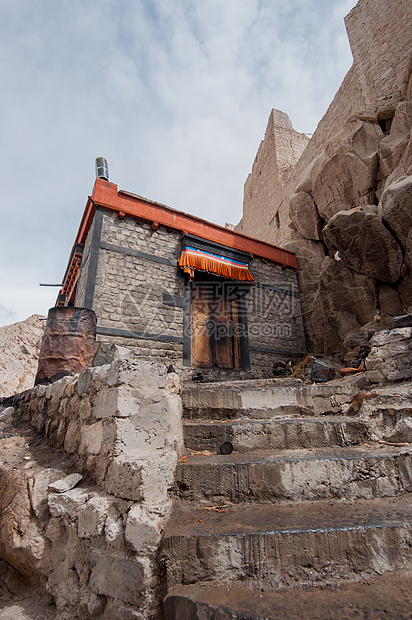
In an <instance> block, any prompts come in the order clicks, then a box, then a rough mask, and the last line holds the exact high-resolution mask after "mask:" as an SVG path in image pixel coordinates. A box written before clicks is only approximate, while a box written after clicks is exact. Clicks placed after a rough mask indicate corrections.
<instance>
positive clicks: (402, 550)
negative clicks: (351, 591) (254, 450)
mask: <svg viewBox="0 0 412 620" xmlns="http://www.w3.org/2000/svg"><path fill="white" fill-rule="evenodd" d="M161 554H162V562H163V563H164V565H165V568H166V575H167V587H168V591H170V588H172V587H174V586H177V585H188V584H199V585H201V584H202V583H203V584H207V585H211V582H212V581H213V585H214V586H219V587H220V586H225V587H228V586H230V585H232V584H236V583H237V584H238V585H239V582H241V584H240V585H241V586H242V587H243V588H244V589H245V590H246V589H247V588H250V589H252V590H260V591H262V590H263V591H265V592H266V591H277V590H279V589H282V588H288V587H291V586H294V585H299V586H300V587H302V586H305V585H306V586H311V587H313V585H316V586H325V587H326V586H328V585H329V586H335V587H336V586H337V585H338V584H339V583H341V582H349V581H357V582H359V581H362V580H369V579H370V578H374V577H377V576H379V575H382V574H384V573H389V572H394V571H400V570H404V571H410V570H412V495H411V494H406V495H402V496H400V497H396V498H380V499H375V500H358V501H356V502H347V501H346V502H339V501H333V502H331V501H323V502H322V501H321V502H312V503H302V504H298V505H297V504H294V505H293V504H278V505H266V504H264V505H262V504H260V505H258V504H255V505H250V504H242V505H229V506H226V507H223V508H213V509H212V507H209V508H206V507H203V508H200V507H198V508H196V507H195V506H193V505H192V504H187V503H179V502H176V504H175V506H174V508H173V512H172V515H171V517H170V519H169V521H168V524H167V526H166V529H165V532H164V538H163V543H162V550H161ZM193 617H196V616H193ZM336 617H340V616H336ZM389 617H391V616H389Z"/></svg>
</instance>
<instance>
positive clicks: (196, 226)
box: [76, 178, 298, 269]
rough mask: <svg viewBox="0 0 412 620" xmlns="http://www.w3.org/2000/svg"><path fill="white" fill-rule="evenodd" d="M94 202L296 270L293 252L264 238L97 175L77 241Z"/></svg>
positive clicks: (84, 233)
mask: <svg viewBox="0 0 412 620" xmlns="http://www.w3.org/2000/svg"><path fill="white" fill-rule="evenodd" d="M95 205H97V206H100V207H103V208H105V209H109V210H110V211H116V212H117V213H124V214H126V215H130V216H132V217H136V218H137V219H139V220H143V221H145V222H148V223H150V224H152V223H155V224H156V227H157V226H158V225H163V226H165V227H166V228H171V229H173V230H178V231H181V232H184V233H188V234H191V235H195V236H197V237H201V238H202V239H207V240H209V241H215V242H216V243H220V244H222V245H226V246H228V247H230V248H234V249H236V250H241V251H243V252H248V253H249V254H251V255H252V256H259V257H261V258H266V259H268V260H271V261H274V262H275V263H278V264H280V265H282V266H284V267H291V268H292V269H297V267H298V265H297V261H296V255H295V254H294V253H293V252H290V251H288V250H283V249H282V248H278V247H276V246H274V245H271V244H269V243H265V242H264V241H259V240H258V239H253V238H252V237H247V236H246V235H242V234H240V233H237V232H235V231H233V230H229V229H228V228H224V227H223V226H218V225H217V224H213V223H211V222H207V221H206V220H202V219H200V218H198V217H196V216H194V215H189V214H187V213H183V212H182V211H177V210H175V209H172V208H170V207H166V206H165V205H162V204H159V203H157V202H153V201H151V200H148V199H147V198H142V197H141V196H137V195H135V194H130V193H128V192H125V191H118V189H117V185H115V184H114V183H110V182H109V181H105V180H104V179H100V178H97V179H96V182H95V184H94V188H93V193H92V196H91V199H90V198H89V200H88V201H87V205H86V209H85V211H84V214H83V218H82V221H81V223H80V228H79V232H78V234H77V238H76V243H84V242H85V239H86V236H87V233H88V231H89V228H90V226H91V223H92V221H93V217H94V212H95Z"/></svg>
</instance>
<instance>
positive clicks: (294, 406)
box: [182, 376, 367, 420]
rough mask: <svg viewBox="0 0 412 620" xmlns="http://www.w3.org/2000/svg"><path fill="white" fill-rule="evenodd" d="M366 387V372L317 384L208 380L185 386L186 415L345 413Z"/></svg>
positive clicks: (261, 416)
mask: <svg viewBox="0 0 412 620" xmlns="http://www.w3.org/2000/svg"><path fill="white" fill-rule="evenodd" d="M365 387H367V384H366V380H365V379H364V377H363V376H358V377H355V378H352V379H349V378H348V379H345V380H340V381H331V382H329V383H323V384H315V385H305V384H303V383H302V382H297V381H296V380H294V383H293V384H288V383H286V384H285V383H284V381H282V382H280V383H276V380H273V381H272V382H271V383H270V384H265V385H263V386H261V385H259V384H251V385H248V386H244V385H242V383H240V385H237V384H236V382H229V383H225V384H221V385H220V384H217V385H216V384H213V385H212V384H207V385H202V386H196V387H192V388H190V389H188V388H185V389H184V390H183V395H182V399H183V415H184V417H185V418H186V419H214V420H216V419H223V418H225V419H226V418H236V417H251V418H271V417H273V416H292V415H296V416H298V415H303V416H319V415H326V414H328V415H341V414H344V413H346V411H347V410H348V409H349V406H350V403H351V401H352V397H353V395H354V394H356V393H357V392H358V391H359V390H361V389H364V388H365Z"/></svg>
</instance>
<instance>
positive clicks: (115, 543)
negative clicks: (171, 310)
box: [0, 360, 183, 620]
mask: <svg viewBox="0 0 412 620" xmlns="http://www.w3.org/2000/svg"><path fill="white" fill-rule="evenodd" d="M19 414H20V416H25V417H26V419H28V420H29V421H30V422H31V424H32V426H34V427H35V429H36V430H37V431H38V432H39V433H40V434H42V435H45V437H46V438H47V440H48V442H49V444H50V446H51V447H50V450H52V449H53V450H55V449H59V448H60V449H63V450H64V451H65V453H66V454H67V455H69V456H70V459H71V461H72V464H74V466H75V468H76V469H77V471H78V472H80V473H81V474H82V475H83V477H84V478H83V480H82V482H81V483H80V484H79V485H74V486H73V484H69V483H68V484H67V487H66V488H67V490H64V491H62V492H55V491H56V489H52V488H51V487H49V485H50V484H51V483H54V482H55V481H56V480H57V479H61V478H62V477H63V481H64V483H66V482H67V481H69V482H70V480H69V479H68V478H65V473H67V471H66V472H65V471H64V470H63V469H62V468H60V467H59V469H55V468H50V467H49V468H47V467H46V468H45V467H42V466H40V465H39V464H37V466H35V467H34V468H33V469H29V470H27V473H25V471H24V468H22V469H20V471H18V470H19V468H14V470H16V471H13V470H10V468H8V469H7V468H3V467H0V482H1V484H0V488H1V493H0V513H1V514H2V526H1V529H0V557H2V558H4V559H5V560H7V561H8V562H9V563H10V564H11V565H12V566H14V567H15V568H16V569H17V570H18V571H19V572H21V573H23V574H25V575H27V576H28V577H29V578H30V579H31V580H34V581H35V582H36V583H37V584H39V583H40V584H43V588H44V589H45V591H46V592H48V593H49V594H50V595H51V596H52V598H53V599H54V601H55V603H56V605H57V610H58V613H59V618H61V619H63V620H71V619H72V618H73V619H74V618H92V617H98V618H102V619H107V620H109V619H110V620H113V618H116V620H117V619H119V620H122V619H127V620H129V619H131V618H138V619H141V620H143V619H145V620H147V619H148V618H152V617H153V618H154V617H155V616H156V606H157V602H158V600H160V599H159V596H158V589H159V580H158V575H159V566H158V562H157V549H158V543H159V541H160V537H161V533H162V529H163V527H164V523H165V520H166V518H167V516H168V513H169V510H170V506H171V502H170V501H169V499H168V489H169V487H170V486H171V484H172V481H173V477H174V471H175V468H176V464H177V460H178V458H179V456H180V452H181V450H182V448H183V435H182V426H181V396H180V383H179V378H178V376H177V375H176V374H174V373H169V374H168V373H167V371H166V368H165V367H163V366H161V365H158V364H154V363H150V362H137V361H133V360H117V361H115V362H113V363H112V364H111V365H110V366H109V365H107V366H101V367H98V368H92V369H86V370H84V371H83V372H82V373H80V375H78V376H75V377H65V378H63V379H61V380H60V381H57V382H56V383H53V384H51V385H48V386H40V385H39V386H37V387H36V388H34V389H33V390H30V391H29V392H26V393H25V394H24V395H23V397H22V398H21V399H20V403H19V405H18V411H17V412H16V414H15V416H17V417H18V416H19ZM71 487H73V488H71Z"/></svg>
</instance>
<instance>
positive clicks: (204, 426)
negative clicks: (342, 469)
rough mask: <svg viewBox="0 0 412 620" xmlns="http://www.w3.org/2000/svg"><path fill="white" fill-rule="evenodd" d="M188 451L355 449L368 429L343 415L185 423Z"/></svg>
mask: <svg viewBox="0 0 412 620" xmlns="http://www.w3.org/2000/svg"><path fill="white" fill-rule="evenodd" d="M183 432H184V440H185V446H186V448H189V449H191V450H198V451H203V450H208V451H210V452H216V453H220V446H222V444H223V443H225V442H230V444H232V446H233V450H234V451H235V452H248V451H251V450H288V449H289V450H290V449H294V448H322V447H328V446H340V447H343V446H351V445H356V444H359V443H362V442H365V441H367V440H368V438H369V432H368V426H367V425H366V423H365V422H362V421H360V420H358V419H354V418H347V417H343V416H334V417H332V416H328V417H321V418H320V417H316V418H315V417H313V418H276V419H272V420H259V419H257V420H231V421H227V420H221V421H215V420H212V421H209V422H206V421H201V422H193V421H192V422H188V421H186V422H184V424H183Z"/></svg>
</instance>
